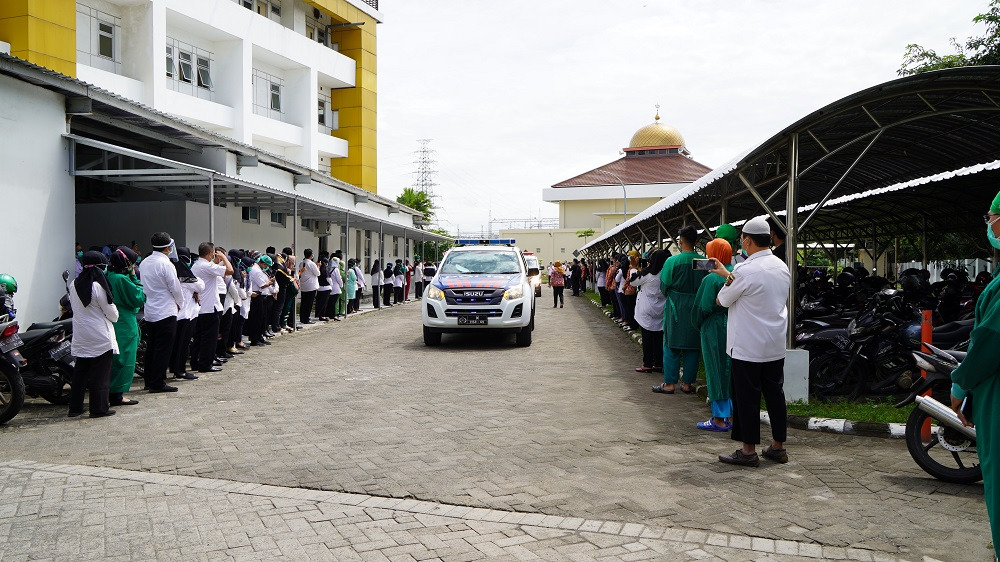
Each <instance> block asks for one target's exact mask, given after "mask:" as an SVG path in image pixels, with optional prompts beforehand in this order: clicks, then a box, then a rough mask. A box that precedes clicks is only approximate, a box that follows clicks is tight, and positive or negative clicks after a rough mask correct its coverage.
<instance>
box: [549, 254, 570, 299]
mask: <svg viewBox="0 0 1000 562" xmlns="http://www.w3.org/2000/svg"><path fill="white" fill-rule="evenodd" d="M549 287H552V308H555V307H557V306H558V307H559V308H562V306H563V291H564V290H565V289H566V269H565V268H563V266H562V262H561V261H557V262H556V263H554V264H552V272H551V273H549Z"/></svg>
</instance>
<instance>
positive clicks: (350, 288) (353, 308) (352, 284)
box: [347, 258, 378, 314]
mask: <svg viewBox="0 0 1000 562" xmlns="http://www.w3.org/2000/svg"><path fill="white" fill-rule="evenodd" d="M357 291H358V274H357V272H356V269H355V267H354V258H351V259H349V260H347V313H348V314H350V313H352V312H357V311H358V309H357V301H356V300H355V297H357ZM375 302H376V303H377V302H378V299H375Z"/></svg>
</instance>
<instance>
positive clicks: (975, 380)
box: [951, 193, 1000, 553]
mask: <svg viewBox="0 0 1000 562" xmlns="http://www.w3.org/2000/svg"><path fill="white" fill-rule="evenodd" d="M984 218H985V219H986V238H987V239H988V240H989V241H990V245H991V246H993V247H994V248H996V249H1000V193H998V194H997V196H996V198H994V199H993V203H992V204H991V205H990V212H989V213H988V214H987V215H986V216H985V217H984ZM951 380H952V382H953V383H954V385H953V386H952V395H953V399H952V403H953V404H954V403H955V402H956V400H960V399H961V398H963V397H964V394H965V393H966V392H968V393H969V394H971V395H972V422H973V423H974V424H975V425H976V451H977V453H978V454H979V464H980V467H981V468H982V471H983V488H984V492H985V496H986V512H987V513H988V514H989V516H990V528H991V529H992V533H993V548H994V550H995V551H996V552H998V553H1000V550H997V549H998V548H1000V524H998V521H997V518H998V517H1000V497H998V495H997V479H998V478H1000V464H998V463H997V461H998V459H997V458H996V457H995V456H994V455H996V454H997V453H998V452H1000V451H998V450H997V449H1000V426H998V425H997V422H998V420H1000V277H995V278H994V279H993V280H992V281H990V284H989V285H987V286H986V289H984V290H983V292H982V294H980V295H979V301H978V302H977V303H976V320H975V324H974V325H973V328H972V335H971V336H970V343H969V354H968V355H967V356H966V358H965V360H964V361H962V364H961V365H960V366H959V367H958V368H957V369H955V371H954V372H953V373H952V374H951Z"/></svg>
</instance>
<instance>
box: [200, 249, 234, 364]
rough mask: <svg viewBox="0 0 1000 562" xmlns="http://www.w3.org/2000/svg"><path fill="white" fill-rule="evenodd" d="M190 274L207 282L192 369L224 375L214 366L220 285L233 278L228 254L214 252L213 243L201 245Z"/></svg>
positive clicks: (220, 308) (201, 306) (220, 306)
mask: <svg viewBox="0 0 1000 562" xmlns="http://www.w3.org/2000/svg"><path fill="white" fill-rule="evenodd" d="M191 273H194V274H195V276H196V277H198V279H201V280H202V281H204V282H205V292H203V293H202V294H201V298H200V300H199V305H200V306H199V310H198V323H197V324H196V326H195V332H194V344H193V345H194V349H192V359H191V368H192V369H195V370H197V371H198V372H199V373H214V372H218V371H221V370H222V369H220V368H219V367H216V366H214V363H215V351H216V349H218V346H219V323H220V320H221V316H222V302H221V301H220V300H219V283H220V282H223V289H224V288H225V284H224V283H225V282H224V281H223V278H224V277H225V276H226V275H232V274H233V266H232V265H231V264H230V263H229V259H228V258H227V257H226V254H224V253H222V252H221V251H218V250H216V249H215V245H214V244H212V243H211V242H202V243H201V244H199V245H198V260H197V261H196V262H195V263H194V265H192V266H191Z"/></svg>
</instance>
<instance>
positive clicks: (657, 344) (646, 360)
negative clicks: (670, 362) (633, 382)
mask: <svg viewBox="0 0 1000 562" xmlns="http://www.w3.org/2000/svg"><path fill="white" fill-rule="evenodd" d="M642 366H643V367H653V368H654V369H662V368H663V332H651V331H649V330H647V329H645V328H642Z"/></svg>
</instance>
